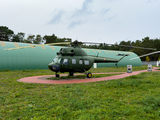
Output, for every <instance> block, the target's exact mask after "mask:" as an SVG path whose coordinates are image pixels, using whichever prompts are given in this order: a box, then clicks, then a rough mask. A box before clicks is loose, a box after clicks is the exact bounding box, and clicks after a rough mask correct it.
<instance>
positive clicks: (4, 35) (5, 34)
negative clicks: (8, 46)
mask: <svg viewBox="0 0 160 120" xmlns="http://www.w3.org/2000/svg"><path fill="white" fill-rule="evenodd" d="M13 35H14V32H13V31H12V30H10V29H8V27H6V26H0V41H11V38H12V36H13Z"/></svg>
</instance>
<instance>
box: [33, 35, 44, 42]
mask: <svg viewBox="0 0 160 120" xmlns="http://www.w3.org/2000/svg"><path fill="white" fill-rule="evenodd" d="M43 42H44V41H43V39H42V37H41V35H36V38H35V39H34V40H33V43H34V44H40V43H43Z"/></svg>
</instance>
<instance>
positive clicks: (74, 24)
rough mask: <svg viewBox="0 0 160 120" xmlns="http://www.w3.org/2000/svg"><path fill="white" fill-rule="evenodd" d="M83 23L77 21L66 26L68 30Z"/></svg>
mask: <svg viewBox="0 0 160 120" xmlns="http://www.w3.org/2000/svg"><path fill="white" fill-rule="evenodd" d="M84 23H85V22H83V21H82V20H78V21H72V22H71V23H70V24H69V25H68V28H73V27H75V26H76V25H81V24H84Z"/></svg>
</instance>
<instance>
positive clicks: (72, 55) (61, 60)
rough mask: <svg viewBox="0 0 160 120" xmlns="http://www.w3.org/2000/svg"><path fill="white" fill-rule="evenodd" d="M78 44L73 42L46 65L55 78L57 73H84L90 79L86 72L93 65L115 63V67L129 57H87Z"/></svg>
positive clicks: (90, 74)
mask: <svg viewBox="0 0 160 120" xmlns="http://www.w3.org/2000/svg"><path fill="white" fill-rule="evenodd" d="M80 44H82V42H78V41H74V42H72V43H71V47H68V48H61V49H60V51H59V52H57V56H56V57H55V58H54V59H53V61H52V62H51V63H49V64H48V68H49V69H50V70H51V71H53V72H55V76H56V77H59V76H60V75H59V74H58V73H59V72H61V73H64V72H69V75H70V76H73V75H74V73H76V72H80V73H85V74H86V75H87V77H88V78H91V77H92V73H91V72H87V71H88V70H89V69H90V68H91V67H92V66H93V63H116V65H117V63H118V62H119V61H120V60H122V59H123V58H124V57H125V56H129V54H118V56H122V57H121V58H120V59H114V58H109V57H99V56H98V54H97V56H92V55H87V53H86V52H85V51H84V50H82V49H81V46H80Z"/></svg>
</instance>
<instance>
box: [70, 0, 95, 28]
mask: <svg viewBox="0 0 160 120" xmlns="http://www.w3.org/2000/svg"><path fill="white" fill-rule="evenodd" d="M91 3H92V0H85V1H84V2H83V4H82V7H81V8H80V9H78V10H76V11H75V12H74V13H73V14H72V16H71V19H72V22H71V23H70V24H69V25H68V28H73V27H75V26H77V25H82V24H84V23H86V22H87V19H86V18H85V17H86V16H88V15H89V14H91V13H92V12H91V10H90V7H89V5H90V4H91Z"/></svg>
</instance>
